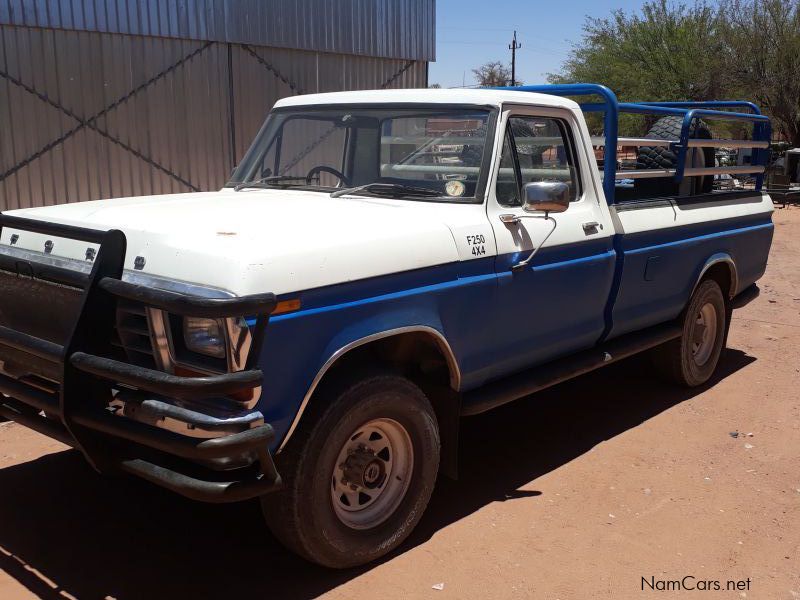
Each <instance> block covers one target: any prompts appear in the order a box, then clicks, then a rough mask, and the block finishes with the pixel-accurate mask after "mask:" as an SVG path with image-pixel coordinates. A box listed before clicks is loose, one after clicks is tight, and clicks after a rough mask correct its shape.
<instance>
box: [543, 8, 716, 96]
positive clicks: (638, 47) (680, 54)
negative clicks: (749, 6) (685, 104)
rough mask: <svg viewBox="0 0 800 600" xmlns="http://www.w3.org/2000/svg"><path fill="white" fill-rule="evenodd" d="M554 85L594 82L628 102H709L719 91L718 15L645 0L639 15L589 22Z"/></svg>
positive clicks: (712, 10)
mask: <svg viewBox="0 0 800 600" xmlns="http://www.w3.org/2000/svg"><path fill="white" fill-rule="evenodd" d="M583 32H584V38H583V41H582V42H581V43H579V44H577V45H575V46H574V47H573V49H572V52H571V54H570V56H569V58H568V59H567V61H566V62H565V63H564V65H563V72H562V73H561V74H555V75H552V74H551V75H550V76H549V77H548V79H549V80H550V81H551V82H553V83H566V82H577V81H589V82H593V81H598V82H602V83H604V84H606V85H608V86H609V87H611V88H612V89H614V90H615V91H616V92H617V94H618V95H619V96H620V97H621V98H622V99H627V100H632V99H635V100H661V99H670V100H710V99H713V98H718V97H719V96H720V93H721V91H722V89H723V84H722V80H723V76H722V73H723V70H722V68H721V67H722V64H723V60H724V55H725V54H724V40H723V38H722V35H721V33H722V28H721V27H720V11H719V10H718V9H717V8H715V7H712V6H710V5H708V4H706V3H705V2H698V3H696V4H694V5H692V6H688V7H687V6H686V5H683V4H677V5H676V4H672V3H669V2H667V0H655V1H649V2H645V4H644V5H643V6H642V9H641V13H640V14H637V13H633V14H626V13H625V12H623V11H622V10H616V11H614V12H613V13H612V15H611V17H609V18H606V19H592V18H587V20H586V22H585V24H584V26H583Z"/></svg>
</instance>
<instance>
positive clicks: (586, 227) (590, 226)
mask: <svg viewBox="0 0 800 600" xmlns="http://www.w3.org/2000/svg"><path fill="white" fill-rule="evenodd" d="M602 228H603V226H602V225H601V224H600V223H598V222H597V221H590V222H588V223H584V224H583V232H584V233H585V234H586V235H592V234H593V233H597V232H598V230H600V229H602Z"/></svg>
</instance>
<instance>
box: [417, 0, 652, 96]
mask: <svg viewBox="0 0 800 600" xmlns="http://www.w3.org/2000/svg"><path fill="white" fill-rule="evenodd" d="M642 3H643V0H556V1H553V0H548V1H546V2H543V1H541V0H528V1H527V2H525V1H522V0H437V2H436V62H433V63H431V65H430V83H439V84H441V86H442V87H456V86H461V85H462V81H463V82H464V83H465V84H466V85H474V84H475V78H474V77H473V75H472V71H471V69H473V68H474V67H477V66H479V65H481V64H483V63H485V62H489V61H491V60H501V61H503V62H508V63H510V62H511V51H510V50H509V49H508V45H509V43H510V42H511V36H512V33H513V31H514V29H516V30H517V41H518V42H519V43H521V44H522V49H521V50H517V78H518V79H521V80H522V81H524V82H525V83H530V84H533V83H546V81H545V77H546V75H547V73H552V72H554V71H558V69H559V67H560V65H561V63H562V62H563V61H564V59H565V58H566V57H567V54H568V52H569V50H570V48H571V47H572V44H573V43H574V42H577V41H579V40H580V38H581V35H582V26H583V23H584V18H585V16H586V15H590V16H592V17H604V16H607V15H609V14H610V13H611V11H612V10H614V9H616V8H621V9H623V10H625V11H626V12H627V11H633V10H638V9H639V7H641V5H642ZM465 73H466V75H465Z"/></svg>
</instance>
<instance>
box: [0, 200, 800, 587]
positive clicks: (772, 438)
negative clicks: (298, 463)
mask: <svg viewBox="0 0 800 600" xmlns="http://www.w3.org/2000/svg"><path fill="white" fill-rule="evenodd" d="M775 223H776V238H775V243H774V246H773V249H772V255H771V258H770V264H769V268H768V270H767V275H766V276H765V277H764V279H763V280H762V281H761V289H762V294H761V296H760V297H759V298H758V299H757V300H756V301H755V302H754V303H752V304H750V305H749V306H747V307H746V308H744V309H742V310H740V311H737V312H736V313H735V315H734V321H733V326H732V329H731V334H730V340H729V347H730V350H729V351H728V352H727V354H726V355H725V356H724V359H723V361H722V363H721V366H720V369H719V375H718V377H716V378H715V379H714V381H713V382H712V383H711V385H708V386H707V387H705V388H704V389H700V390H691V391H687V390H682V389H676V388H674V387H670V386H667V385H665V384H662V383H660V382H659V381H658V380H656V379H654V378H653V375H652V372H651V371H650V370H649V368H648V365H647V362H646V360H644V359H642V358H634V359H631V360H628V361H626V362H622V363H619V364H617V365H614V366H612V367H609V368H608V369H605V370H603V371H600V372H596V373H593V374H589V375H587V376H584V377H581V378H580V379H577V380H575V381H572V382H569V383H566V384H563V385H560V386H558V387H557V388H553V389H551V390H549V391H547V392H545V393H541V394H539V395H537V396H535V397H532V398H531V399H530V400H525V401H520V402H517V403H515V404H513V405H510V406H507V407H504V408H502V409H499V410H497V411H495V412H493V413H490V414H488V415H484V416H483V417H475V418H471V419H468V420H467V421H466V422H465V427H464V431H463V435H462V451H461V470H462V477H461V479H460V480H459V481H457V482H452V481H441V482H440V484H439V486H438V488H437V490H436V492H435V494H434V497H433V500H432V502H431V506H430V507H429V509H428V512H427V513H426V515H425V517H424V518H423V520H422V522H421V524H420V526H419V528H418V529H417V531H416V532H415V533H414V535H413V537H412V539H410V540H409V541H408V542H407V543H406V544H404V545H403V547H402V548H401V549H400V551H398V552H396V553H395V554H393V555H392V556H390V557H389V558H388V559H386V560H384V561H383V562H381V563H380V564H377V565H372V566H370V567H368V568H363V569H358V570H353V571H346V572H335V571H328V570H325V569H321V568H317V567H314V566H311V565H308V564H306V563H304V562H302V561H301V560H299V559H297V558H295V557H293V556H292V555H290V554H288V553H287V552H285V551H284V550H283V549H282V548H281V547H280V546H279V545H278V544H277V543H276V542H275V541H274V540H273V539H272V538H271V537H270V535H269V533H268V532H267V531H266V530H265V528H264V527H263V525H262V523H261V520H260V515H259V508H258V505H257V504H256V503H254V502H252V503H245V504H240V505H228V506H211V505H202V504H195V503H192V502H189V501H187V500H183V499H182V498H179V497H177V496H173V495H171V494H169V493H167V492H164V491H162V490H160V489H156V488H153V487H150V486H149V485H147V484H145V483H143V482H139V481H132V480H127V479H123V478H119V479H115V478H112V479H109V478H101V477H99V476H97V475H95V474H94V473H93V472H92V471H91V470H90V469H89V467H88V466H87V465H85V464H84V462H83V461H82V459H81V457H80V456H79V455H78V454H77V453H76V452H74V451H68V450H67V449H66V448H65V447H64V446H61V445H60V444H58V443H56V442H53V441H51V440H48V439H47V438H44V437H42V436H40V435H38V434H36V433H33V432H31V431H29V430H26V429H24V428H22V427H20V426H18V425H15V424H10V423H5V424H1V425H0V598H2V599H4V600H8V599H16V598H27V597H32V596H39V597H43V598H55V597H60V596H73V597H77V598H102V597H113V598H153V597H198V598H199V597H204V598H208V597H223V596H224V597H227V598H234V597H236V598H240V597H241V598H244V597H258V598H290V597H291V598H306V597H314V596H318V595H325V596H326V597H330V598H432V599H436V598H560V599H562V600H567V599H572V598H580V599H587V598H607V597H608V598H610V597H613V598H623V599H624V598H640V597H648V596H659V595H660V596H661V597H671V596H673V595H676V594H677V595H678V596H684V597H685V596H692V597H698V598H704V597H719V598H745V597H746V598H765V599H780V598H787V599H798V598H800V558H798V557H799V556H800V552H798V551H799V550H800V394H798V389H800V358H798V354H800V208H798V207H789V208H787V209H785V210H778V211H776V213H775ZM732 432H738V437H733V436H732V435H731V434H732ZM686 576H690V577H692V578H694V579H687V580H685V583H687V584H688V585H694V586H697V587H698V589H701V588H702V587H703V584H702V583H701V582H702V581H706V580H709V581H712V582H713V581H719V582H720V586H721V587H722V591H710V592H708V593H707V594H702V593H699V592H698V591H694V592H683V593H680V592H678V593H676V592H672V593H665V592H659V591H658V589H659V585H666V584H663V583H662V584H659V583H658V582H659V581H662V582H663V581H666V580H681V579H683V578H684V577H686ZM643 578H644V579H646V580H647V582H650V584H652V585H653V586H654V587H656V590H651V589H650V587H649V584H646V583H643V581H642V580H643ZM651 578H652V579H651ZM728 580H731V581H733V582H734V586H735V585H737V583H738V582H741V583H738V585H739V587H738V588H737V589H735V591H726V586H727V585H728V584H727V582H728ZM440 584H443V588H442V589H435V588H434V586H436V587H440ZM643 586H644V591H643V589H642V588H643ZM711 587H712V588H713V583H712V584H711Z"/></svg>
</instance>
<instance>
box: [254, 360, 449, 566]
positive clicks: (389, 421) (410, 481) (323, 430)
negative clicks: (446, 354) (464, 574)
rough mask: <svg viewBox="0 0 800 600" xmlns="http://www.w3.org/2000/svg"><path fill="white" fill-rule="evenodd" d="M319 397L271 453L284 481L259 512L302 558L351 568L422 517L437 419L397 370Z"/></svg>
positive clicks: (432, 474)
mask: <svg viewBox="0 0 800 600" xmlns="http://www.w3.org/2000/svg"><path fill="white" fill-rule="evenodd" d="M317 400H318V402H321V403H324V409H323V410H319V411H318V412H319V414H318V415H317V416H316V417H313V416H312V415H307V416H308V417H311V418H310V420H309V421H307V422H305V423H303V422H302V421H301V424H302V425H301V427H300V428H299V429H298V430H297V432H296V433H295V435H294V436H293V437H292V439H291V441H290V443H289V444H288V445H287V447H286V448H285V449H284V451H283V452H282V453H281V454H279V455H278V456H277V463H278V470H279V472H280V473H281V476H282V477H283V479H284V482H285V487H284V488H283V489H282V490H281V491H279V492H276V493H273V494H268V495H266V496H264V497H263V498H262V508H263V512H264V518H265V519H266V521H267V524H268V526H269V528H270V529H271V530H272V532H273V533H274V534H275V536H276V537H277V538H278V539H279V540H280V541H281V542H282V543H283V544H284V545H285V546H287V547H288V548H289V549H291V550H292V551H294V552H295V553H297V554H299V555H300V556H302V557H304V558H305V559H307V560H309V561H311V562H315V563H317V564H320V565H323V566H326V567H332V568H346V567H354V566H358V565H362V564H365V563H368V562H370V561H373V560H375V559H377V558H379V557H381V556H383V555H384V554H387V553H388V552H390V551H392V550H393V549H394V548H396V547H397V546H399V545H400V544H401V543H402V542H403V540H405V539H406V537H407V536H408V535H409V534H410V533H411V531H412V530H413V529H414V527H415V526H416V524H417V522H418V521H419V519H420V518H421V517H422V513H423V512H424V510H425V508H426V507H427V505H428V501H429V500H430V497H431V493H432V492H433V487H434V484H435V483H436V476H437V473H438V469H439V451H440V443H439V430H438V427H437V423H436V416H435V413H434V411H433V408H432V407H431V404H430V402H429V401H428V398H427V397H426V396H425V394H423V392H422V391H421V390H420V389H419V388H418V387H417V386H416V385H414V384H413V383H412V382H411V381H409V380H408V379H405V378H403V377H399V376H395V375H386V374H378V375H371V376H367V377H365V378H363V379H360V380H358V381H355V382H351V383H349V384H345V385H343V386H340V387H338V388H337V389H331V390H329V391H328V393H327V394H323V397H320V398H317ZM317 406H320V405H319V404H318V405H317Z"/></svg>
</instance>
